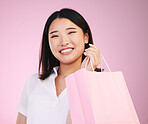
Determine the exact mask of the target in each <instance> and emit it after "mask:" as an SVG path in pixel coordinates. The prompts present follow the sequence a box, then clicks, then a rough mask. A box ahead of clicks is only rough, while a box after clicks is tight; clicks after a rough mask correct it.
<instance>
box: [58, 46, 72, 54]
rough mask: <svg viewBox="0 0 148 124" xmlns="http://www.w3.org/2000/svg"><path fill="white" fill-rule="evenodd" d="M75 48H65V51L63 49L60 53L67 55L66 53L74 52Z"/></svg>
mask: <svg viewBox="0 0 148 124" xmlns="http://www.w3.org/2000/svg"><path fill="white" fill-rule="evenodd" d="M73 49H74V48H72V47H67V48H63V49H61V50H60V51H59V52H60V53H65V52H69V51H71V50H73Z"/></svg>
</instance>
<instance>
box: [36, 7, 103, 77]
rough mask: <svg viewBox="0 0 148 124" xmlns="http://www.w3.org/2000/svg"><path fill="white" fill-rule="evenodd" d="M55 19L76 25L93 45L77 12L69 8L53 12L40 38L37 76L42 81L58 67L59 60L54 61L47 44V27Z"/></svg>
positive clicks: (86, 25) (87, 46)
mask: <svg viewBox="0 0 148 124" xmlns="http://www.w3.org/2000/svg"><path fill="white" fill-rule="evenodd" d="M56 18H67V19H69V20H70V21H72V22H73V23H74V24H76V25H77V26H79V27H80V28H81V29H82V31H83V33H84V34H85V33H88V35H89V41H88V44H93V39H92V34H91V30H90V28H89V26H88V24H87V22H86V20H85V19H84V18H83V17H82V16H81V15H80V14H79V13H78V12H76V11H75V10H72V9H69V8H63V9H61V10H60V11H56V12H54V13H53V14H52V15H51V16H50V17H49V18H48V20H47V22H46V24H45V27H44V32H43V36H42V44H41V50H40V55H39V68H38V76H39V78H40V79H42V80H44V79H46V78H47V77H48V76H49V75H50V74H51V71H52V69H53V67H55V66H59V65H60V62H59V60H58V59H56V58H55V56H54V55H53V54H52V52H51V49H50V46H49V42H48V32H49V27H50V25H51V23H52V22H53V20H55V19H56ZM88 44H85V48H89V45H88ZM85 57H86V56H85V55H84V54H83V55H82V61H83V60H84V58H85ZM41 66H42V73H40V68H41ZM95 71H98V72H100V71H101V69H99V68H96V69H95Z"/></svg>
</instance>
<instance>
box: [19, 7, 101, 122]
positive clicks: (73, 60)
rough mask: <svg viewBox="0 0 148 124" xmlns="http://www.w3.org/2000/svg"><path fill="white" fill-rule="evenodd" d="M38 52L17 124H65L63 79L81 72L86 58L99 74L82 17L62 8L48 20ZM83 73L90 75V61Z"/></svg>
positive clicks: (96, 51)
mask: <svg viewBox="0 0 148 124" xmlns="http://www.w3.org/2000/svg"><path fill="white" fill-rule="evenodd" d="M40 52H41V53H40V61H39V68H38V74H37V73H35V74H33V75H31V76H30V77H29V79H28V80H27V82H26V85H25V87H24V90H23V92H22V96H21V100H20V104H19V106H18V108H17V110H18V117H17V124H26V123H27V124H49V123H50V124H65V123H66V120H67V115H68V111H69V104H68V96H67V91H66V84H65V79H64V78H65V77H66V76H68V75H70V74H72V73H74V72H76V71H77V70H79V69H81V68H84V66H85V64H86V61H87V59H88V58H90V59H91V62H92V65H93V68H94V70H95V71H101V69H98V68H97V66H98V65H99V64H100V51H99V49H98V48H97V47H96V46H95V45H93V40H92V35H91V30H90V28H89V25H88V24H87V22H86V20H85V19H84V18H83V17H82V15H80V14H79V13H78V12H76V11H75V10H72V9H68V8H64V9H61V10H60V11H56V12H54V13H53V14H52V15H51V16H50V17H49V18H48V20H47V22H46V24H45V28H44V32H43V37H42V44H41V51H40ZM41 67H42V68H41ZM40 69H41V72H40ZM86 69H87V70H89V71H92V67H91V64H90V62H89V61H88V63H87V68H86Z"/></svg>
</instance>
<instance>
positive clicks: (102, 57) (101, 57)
mask: <svg viewBox="0 0 148 124" xmlns="http://www.w3.org/2000/svg"><path fill="white" fill-rule="evenodd" d="M100 55H101V56H100V66H101V72H102V59H103V61H104V62H105V65H106V66H107V69H108V70H109V72H111V70H110V68H109V66H108V64H107V62H106V60H105V58H104V56H103V54H102V53H101V52H100ZM89 59H90V58H89V57H88V59H87V61H86V64H85V69H86V66H87V63H88V60H89ZM90 64H91V67H92V70H93V71H94V68H93V65H92V61H91V59H90Z"/></svg>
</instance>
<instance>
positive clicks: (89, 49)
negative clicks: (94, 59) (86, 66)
mask: <svg viewBox="0 0 148 124" xmlns="http://www.w3.org/2000/svg"><path fill="white" fill-rule="evenodd" d="M85 51H93V52H95V53H96V54H99V55H100V50H99V51H98V50H96V49H94V48H88V49H85Z"/></svg>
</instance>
